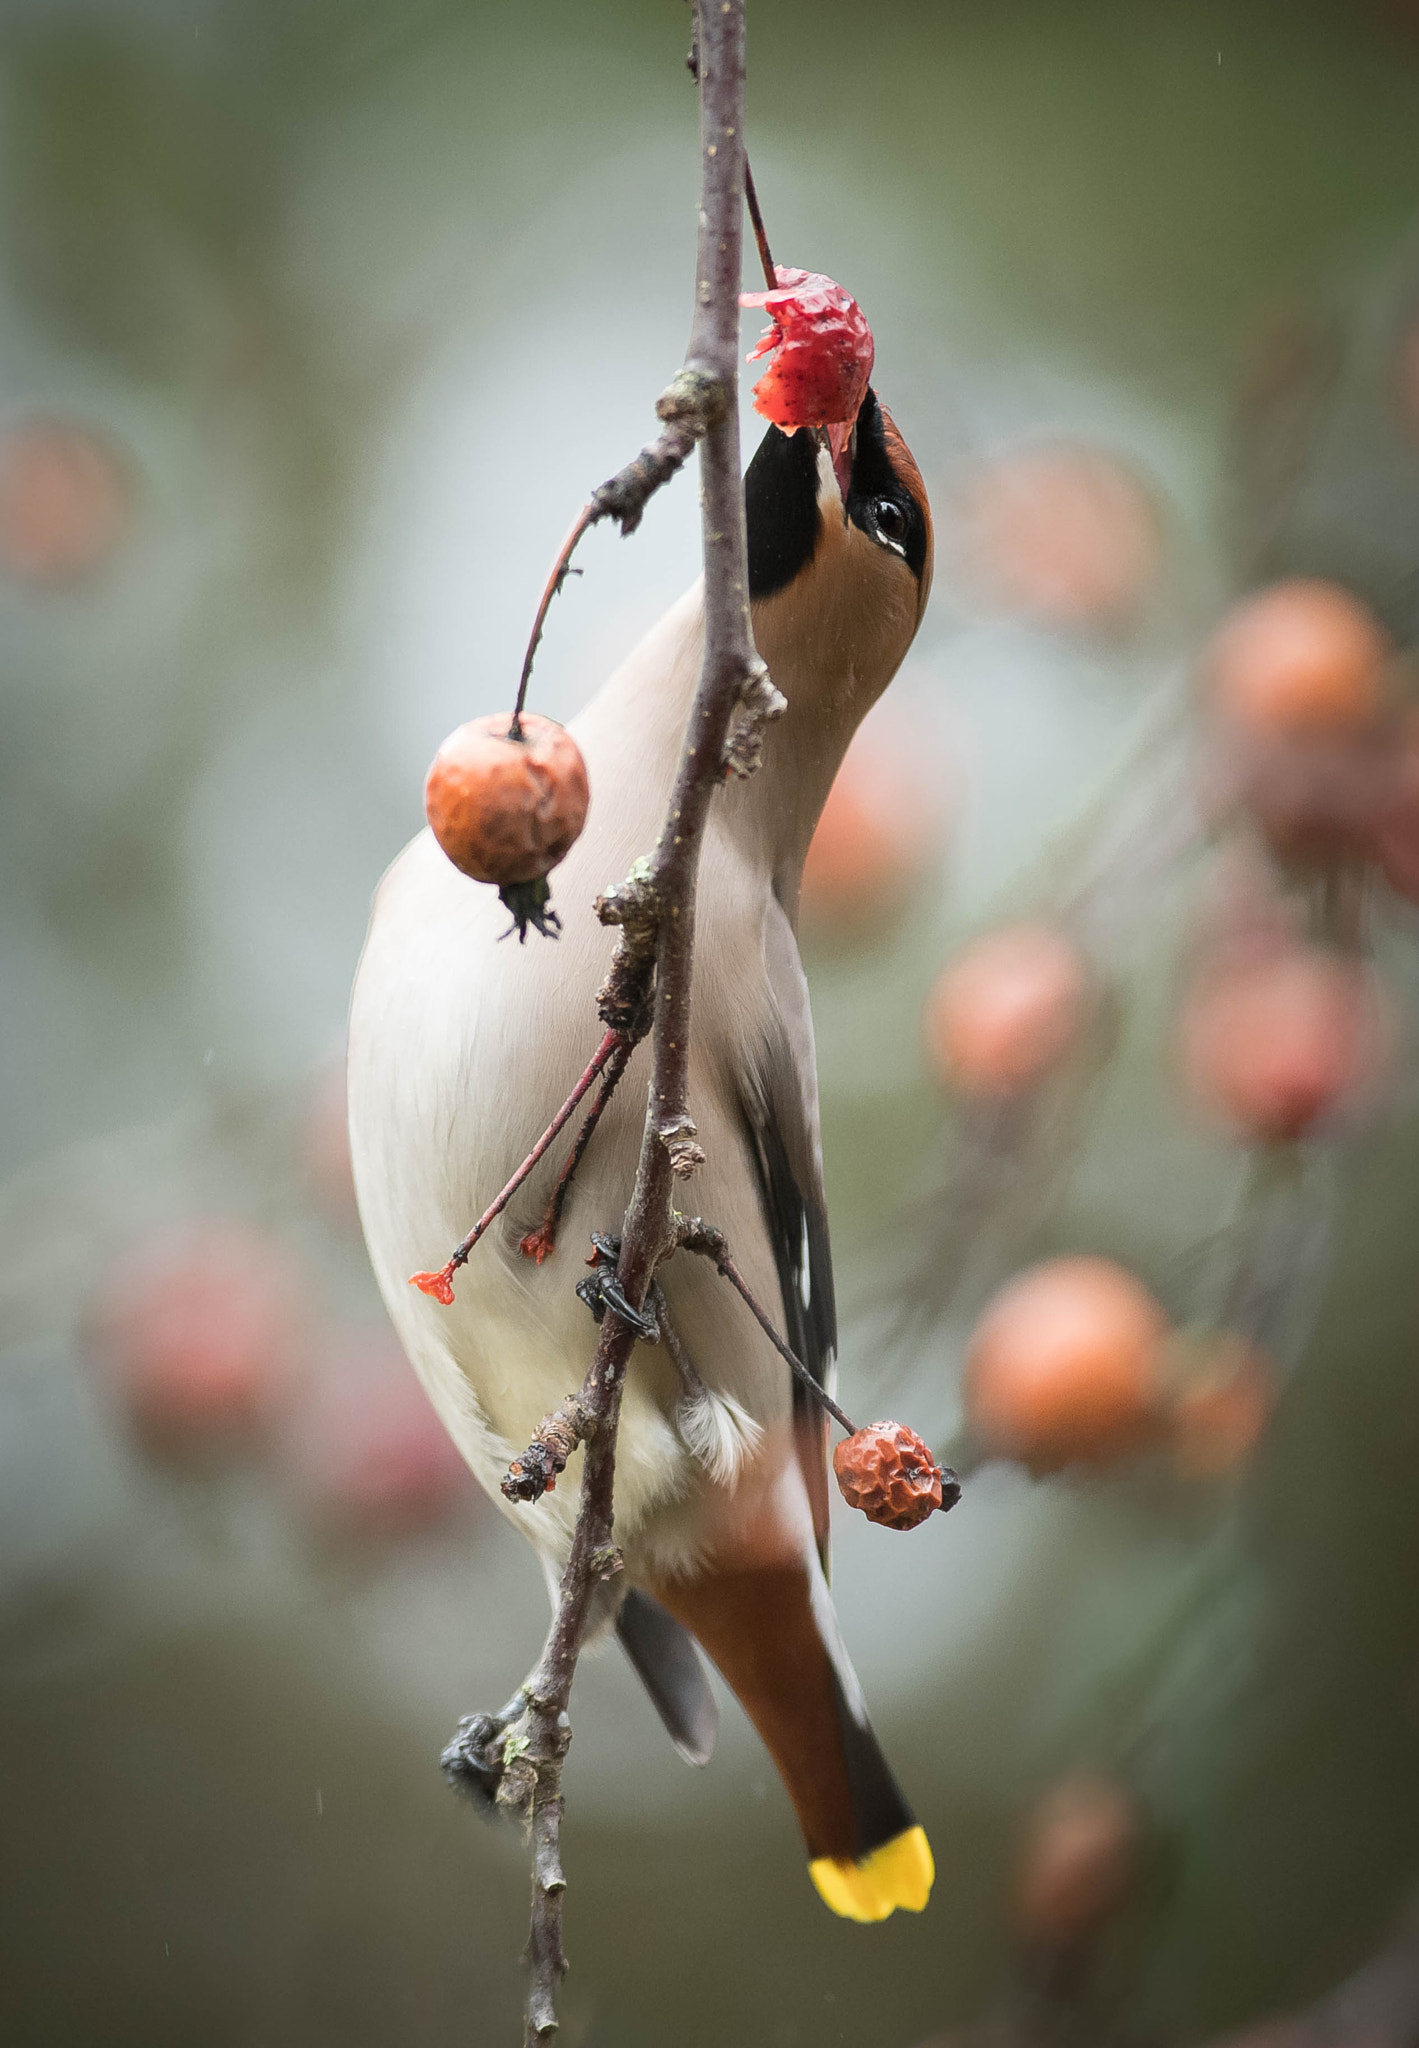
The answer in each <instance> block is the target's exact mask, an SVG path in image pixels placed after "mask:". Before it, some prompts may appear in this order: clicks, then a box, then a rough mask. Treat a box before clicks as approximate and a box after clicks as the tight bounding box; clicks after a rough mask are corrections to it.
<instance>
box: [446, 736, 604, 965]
mask: <svg viewBox="0 0 1419 2048" xmlns="http://www.w3.org/2000/svg"><path fill="white" fill-rule="evenodd" d="M520 723H521V737H520V738H514V737H513V736H512V734H511V730H510V728H511V725H512V718H511V714H510V713H508V712H496V713H494V714H493V716H492V717H490V718H474V719H471V720H470V721H469V723H468V724H467V725H460V726H459V728H458V730H457V731H456V732H454V733H450V735H449V737H448V738H447V739H446V740H445V741H444V743H443V745H442V746H441V747H440V748H439V750H438V752H437V753H436V754H435V756H434V758H433V764H432V766H431V767H430V769H429V772H428V777H427V779H426V780H425V783H424V812H425V815H426V816H427V818H428V821H429V826H430V829H431V831H432V832H433V835H434V837H435V839H437V841H438V843H439V845H440V846H441V847H442V848H443V850H444V852H445V853H446V854H447V855H448V857H449V859H450V860H451V861H452V862H453V864H454V866H455V867H456V868H460V869H461V870H462V871H463V873H464V874H465V875H469V876H471V877H472V879H473V880H474V881H475V882H493V883H496V885H497V887H498V889H499V891H500V892H501V894H502V898H503V901H504V903H506V905H507V907H508V909H509V910H510V911H511V912H512V914H513V918H514V921H515V923H516V927H517V932H518V936H519V938H526V936H527V926H528V925H529V924H533V925H535V926H536V928H537V929H538V931H541V932H546V933H548V934H549V935H550V929H551V928H552V927H555V925H556V924H557V922H558V920H557V917H556V913H555V912H554V911H551V912H549V911H548V910H547V898H548V890H547V881H546V878H547V876H548V875H549V874H550V873H551V872H552V869H553V868H554V867H555V866H556V865H557V862H558V861H559V860H563V859H564V858H565V857H566V855H567V854H568V853H569V852H570V850H571V848H572V846H573V845H574V844H575V842H576V840H577V839H578V838H579V837H580V834H581V829H582V826H583V825H584V824H585V823H586V812H587V806H588V804H589V802H590V800H591V798H590V791H589V789H588V787H587V780H586V764H585V762H584V761H583V760H582V758H581V749H580V747H579V746H578V745H577V743H576V741H575V740H574V739H573V738H572V736H571V734H570V733H569V732H568V731H567V729H566V727H565V726H561V725H558V724H557V723H556V722H555V720H553V719H550V718H542V717H541V716H539V714H538V713H537V712H535V711H524V712H523V714H522V718H521V721H520Z"/></svg>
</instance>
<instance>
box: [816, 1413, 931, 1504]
mask: <svg viewBox="0 0 1419 2048" xmlns="http://www.w3.org/2000/svg"><path fill="white" fill-rule="evenodd" d="M833 1470H834V1472H835V1473H836V1474H837V1480H838V1486H839V1488H840V1489H841V1491H842V1496H843V1499H844V1500H845V1501H846V1502H847V1504H848V1506H849V1507H850V1508H861V1510H862V1512H863V1514H864V1515H866V1517H867V1519H868V1521H869V1522H880V1523H881V1524H882V1526H883V1527H884V1528H886V1529H914V1528H915V1527H916V1526H917V1524H918V1522H924V1521H925V1520H926V1518H927V1516H928V1515H933V1514H935V1513H936V1510H937V1509H938V1508H940V1507H943V1506H946V1507H954V1506H955V1504H956V1501H957V1500H958V1499H959V1497H960V1488H959V1486H957V1484H956V1481H955V1479H954V1478H953V1477H951V1476H950V1475H949V1474H944V1473H943V1472H942V1469H941V1467H940V1466H939V1465H938V1464H937V1462H936V1460H935V1459H934V1458H933V1457H932V1455H931V1451H930V1449H929V1447H928V1446H927V1445H926V1444H925V1443H923V1441H922V1439H921V1438H920V1437H919V1436H918V1435H917V1433H916V1431H915V1430H914V1429H908V1428H907V1426H906V1424H905V1423H904V1422H874V1423H871V1424H870V1425H869V1426H868V1428H866V1429H859V1430H858V1431H857V1432H856V1434H855V1435H853V1436H849V1437H844V1439H843V1441H842V1442H841V1443H840V1444H839V1445H838V1447H837V1449H836V1450H835V1451H834V1452H833ZM943 1478H944V1479H945V1480H946V1484H947V1487H948V1488H949V1498H946V1497H945V1496H943V1490H942V1481H943Z"/></svg>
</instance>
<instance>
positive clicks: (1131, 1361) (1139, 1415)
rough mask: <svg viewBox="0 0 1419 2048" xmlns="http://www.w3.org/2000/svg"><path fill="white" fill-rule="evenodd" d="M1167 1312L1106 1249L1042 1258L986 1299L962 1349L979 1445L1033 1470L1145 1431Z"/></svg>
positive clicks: (1154, 1407)
mask: <svg viewBox="0 0 1419 2048" xmlns="http://www.w3.org/2000/svg"><path fill="white" fill-rule="evenodd" d="M1167 1329H1168V1324H1167V1318H1166V1317H1165V1316H1164V1314H1163V1311H1162V1309H1161V1308H1160V1307H1159V1306H1158V1303H1157V1302H1156V1301H1155V1300H1154V1299H1153V1297H1152V1295H1151V1294H1150V1293H1149V1292H1148V1290H1147V1288H1146V1287H1144V1286H1143V1285H1142V1283H1141V1282H1140V1281H1138V1280H1135V1279H1134V1277H1133V1275H1132V1274H1131V1273H1127V1272H1125V1270H1124V1269H1123V1267H1122V1266H1118V1265H1115V1264H1114V1262H1113V1261H1112V1260H1111V1259H1099V1258H1059V1259H1047V1260H1045V1261H1044V1263H1043V1264H1041V1265H1038V1266H1032V1267H1030V1268H1029V1269H1028V1270H1027V1271H1026V1272H1024V1273H1021V1274H1019V1275H1017V1277H1016V1278H1015V1279H1014V1280H1011V1281H1009V1282H1008V1283H1007V1284H1006V1285H1005V1286H1004V1287H1002V1288H1001V1289H1000V1291H999V1292H998V1293H997V1294H996V1295H995V1296H994V1297H993V1299H992V1300H991V1301H990V1302H989V1303H987V1305H986V1308H985V1311H984V1313H983V1314H982V1316H981V1318H980V1321H979V1322H978V1323H977V1324H976V1328H975V1332H974V1334H973V1336H972V1338H971V1343H970V1349H969V1351H968V1353H967V1357H966V1378H965V1394H966V1412H967V1415H968V1416H969V1419H970V1422H971V1425H972V1427H973V1428H974V1430H975V1431H976V1433H977V1435H978V1436H979V1437H980V1438H981V1440H982V1443H983V1444H984V1445H985V1447H986V1449H987V1450H988V1451H990V1452H992V1453H993V1454H994V1455H996V1456H998V1457H1005V1458H1017V1459H1019V1461H1020V1462H1021V1464H1023V1465H1027V1466H1028V1467H1029V1468H1030V1470H1031V1471H1033V1472H1055V1471H1059V1470H1060V1469H1061V1468H1062V1467H1063V1466H1065V1465H1069V1464H1072V1463H1073V1462H1074V1461H1075V1460H1083V1461H1085V1462H1088V1463H1092V1464H1105V1463H1108V1462H1109V1461H1110V1460H1112V1459H1115V1458H1119V1457H1122V1456H1124V1455H1125V1454H1126V1453H1128V1452H1129V1451H1131V1450H1134V1449H1135V1448H1137V1447H1138V1446H1139V1445H1140V1444H1141V1443H1143V1442H1144V1441H1146V1439H1147V1438H1148V1437H1149V1436H1151V1435H1153V1434H1154V1433H1155V1432H1156V1429H1157V1426H1158V1403H1159V1395H1160V1390H1161V1389H1160V1376H1159V1357H1160V1352H1161V1350H1162V1345H1163V1340H1164V1338H1165V1336H1166V1334H1167Z"/></svg>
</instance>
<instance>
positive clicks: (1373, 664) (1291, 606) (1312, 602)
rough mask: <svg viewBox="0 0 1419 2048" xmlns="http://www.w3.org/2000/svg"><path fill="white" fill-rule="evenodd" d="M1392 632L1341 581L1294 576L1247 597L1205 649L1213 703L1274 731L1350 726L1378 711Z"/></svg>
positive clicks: (1258, 731) (1245, 722)
mask: <svg viewBox="0 0 1419 2048" xmlns="http://www.w3.org/2000/svg"><path fill="white" fill-rule="evenodd" d="M1389 652H1390V641H1389V636H1388V635H1387V634H1386V632H1385V630H1384V628H1383V627H1382V626H1381V625H1380V623H1379V621H1378V620H1377V619H1376V618H1375V617H1374V616H1373V614H1372V613H1371V612H1370V611H1369V610H1368V608H1367V607H1366V606H1365V605H1363V604H1362V603H1361V602H1360V600H1359V599H1358V598H1356V597H1352V596H1351V594H1350V592H1349V591H1348V590H1344V589H1342V588H1341V586H1340V585H1339V584H1338V583H1325V582H1320V581H1317V580H1311V579H1307V578H1297V579H1296V580H1294V581H1291V582H1287V583H1277V584H1273V585H1272V587H1271V588H1270V589H1268V590H1262V591H1259V592H1257V594H1256V595H1255V596H1252V597H1248V598H1245V599H1243V601H1242V602H1241V603H1240V604H1238V605H1236V606H1234V608H1233V609H1232V610H1231V611H1230V612H1229V613H1228V615H1227V617H1226V618H1225V619H1224V620H1223V621H1222V624H1221V625H1220V626H1219V628H1218V630H1217V632H1216V634H1215V635H1214V636H1213V639H1212V642H1211V645H1210V647H1209V649H1208V652H1207V655H1206V664H1205V668H1206V677H1207V684H1208V689H1209V692H1210V695H1211V700H1212V703H1213V705H1214V707H1215V708H1216V710H1217V711H1218V712H1219V713H1220V714H1221V715H1222V716H1223V717H1224V718H1225V719H1227V720H1228V721H1229V722H1230V723H1232V724H1233V725H1235V726H1238V727H1240V728H1241V729H1242V730H1243V731H1246V732H1249V733H1252V734H1255V735H1258V736H1261V737H1276V736H1278V735H1284V734H1295V733H1302V732H1309V733H1313V734H1316V733H1323V732H1332V733H1334V732H1342V731H1347V730H1348V731H1353V730H1355V729H1356V728H1358V727H1360V726H1363V725H1366V724H1368V723H1369V721H1370V720H1371V719H1373V718H1374V717H1375V716H1376V714H1377V713H1378V711H1379V709H1380V704H1381V698H1382V675H1381V671H1382V669H1383V665H1384V662H1385V659H1386V657H1387V656H1388V654H1389Z"/></svg>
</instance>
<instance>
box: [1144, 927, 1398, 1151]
mask: <svg viewBox="0 0 1419 2048" xmlns="http://www.w3.org/2000/svg"><path fill="white" fill-rule="evenodd" d="M1385 1023H1386V1020H1385V1017H1384V1013H1383V1012H1382V1010H1381V1008H1380V1004H1379V999H1378V994H1377V991H1376V988H1375V984H1374V981H1373V979H1372V977H1370V976H1369V975H1368V974H1367V973H1366V971H1365V969H1364V968H1363V967H1361V966H1360V965H1359V964H1358V963H1356V962H1354V961H1349V960H1344V959H1341V958H1340V957H1339V956H1338V955H1336V954H1332V953H1325V952H1322V951H1320V950H1319V948H1316V947H1304V946H1288V947H1286V948H1284V949H1282V950H1278V951H1276V952H1274V953H1272V954H1270V955H1269V956H1265V957H1262V958H1259V959H1253V960H1240V961H1236V962H1232V963H1229V964H1224V965H1223V966H1221V967H1220V968H1217V969H1215V970H1214V971H1212V972H1211V973H1208V974H1204V976H1203V977H1202V979H1201V981H1200V982H1199V983H1198V985H1197V987H1196V988H1195V989H1194V991H1193V993H1192V994H1191V995H1190V997H1189V998H1188V1000H1187V1002H1186V1004H1185V1005H1184V1009H1183V1014H1182V1021H1181V1027H1180V1040H1181V1057H1182V1070H1183V1075H1184V1078H1185V1080H1186V1082H1187V1085H1188V1087H1189V1089H1190V1090H1191V1092H1192V1093H1193V1095H1194V1096H1195V1097H1196V1098H1197V1100H1198V1101H1199V1102H1201V1103H1202V1104H1204V1105H1205V1106H1206V1107H1207V1108H1208V1109H1210V1110H1212V1111H1213V1112H1214V1114H1216V1115H1218V1116H1220V1117H1222V1118H1224V1119H1225V1120H1226V1121H1228V1122H1229V1123H1232V1124H1234V1125H1235V1126H1236V1127H1237V1129H1238V1130H1239V1131H1240V1132H1241V1133H1242V1135H1243V1136H1245V1137H1247V1138H1249V1139H1251V1140H1253V1141H1254V1142H1256V1143H1260V1144H1286V1143H1290V1142H1292V1141H1294V1140H1295V1139H1297V1138H1299V1137H1301V1136H1303V1135H1304V1133H1305V1132H1306V1131H1308V1130H1309V1129H1310V1128H1311V1126H1312V1125H1313V1124H1315V1123H1317V1122H1318V1121H1319V1120H1320V1119H1321V1118H1322V1117H1325V1116H1328V1115H1330V1114H1332V1113H1334V1112H1335V1111H1336V1110H1339V1109H1341V1108H1343V1107H1344V1106H1346V1105H1347V1104H1348V1103H1350V1102H1352V1101H1353V1100H1354V1099H1355V1097H1356V1096H1358V1095H1359V1094H1360V1093H1361V1091H1362V1090H1363V1088H1364V1086H1365V1084H1366V1083H1367V1082H1369V1081H1371V1080H1372V1079H1373V1078H1374V1077H1375V1076H1376V1074H1377V1073H1378V1071H1379V1069H1380V1067H1381V1066H1382V1065H1383V1061H1384V1053H1385V1049H1386V1048H1385V1040H1386V1036H1387V1033H1386V1029H1385Z"/></svg>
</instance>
